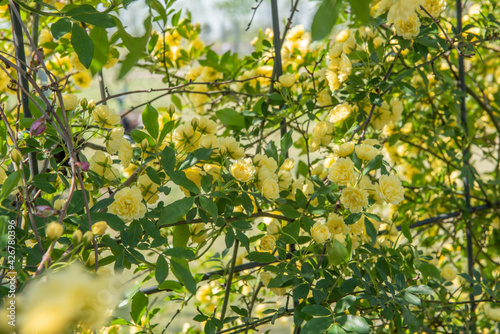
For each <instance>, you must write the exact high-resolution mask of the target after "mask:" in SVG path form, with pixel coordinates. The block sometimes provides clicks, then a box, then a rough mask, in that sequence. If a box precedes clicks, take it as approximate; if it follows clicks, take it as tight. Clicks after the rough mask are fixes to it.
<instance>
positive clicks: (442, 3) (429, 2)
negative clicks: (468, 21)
mask: <svg viewBox="0 0 500 334" xmlns="http://www.w3.org/2000/svg"><path fill="white" fill-rule="evenodd" d="M422 7H424V8H425V10H426V11H427V12H428V13H429V14H431V16H432V17H434V18H437V17H438V16H439V14H441V12H442V11H443V10H444V9H445V8H446V0H423V3H422ZM471 8H472V6H471ZM417 12H418V13H419V14H420V15H422V16H428V15H427V13H426V12H425V11H423V10H422V9H420V6H418V7H417ZM470 12H471V11H470V9H469V13H470Z"/></svg>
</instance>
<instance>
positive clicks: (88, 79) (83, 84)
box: [72, 71, 92, 89]
mask: <svg viewBox="0 0 500 334" xmlns="http://www.w3.org/2000/svg"><path fill="white" fill-rule="evenodd" d="M72 78H73V80H74V81H75V84H77V85H78V86H80V88H82V89H87V88H89V87H90V84H91V83H92V75H91V74H90V73H89V71H83V72H78V73H76V74H73V76H72Z"/></svg>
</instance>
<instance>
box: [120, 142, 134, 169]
mask: <svg viewBox="0 0 500 334" xmlns="http://www.w3.org/2000/svg"><path fill="white" fill-rule="evenodd" d="M133 157H134V150H133V148H132V145H130V143H129V141H128V140H126V139H123V140H122V143H121V145H120V149H119V150H118V158H119V159H120V163H121V165H122V167H123V168H127V167H128V166H129V165H130V162H131V161H132V158H133Z"/></svg>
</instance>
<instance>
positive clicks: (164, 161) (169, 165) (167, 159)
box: [161, 146, 175, 175]
mask: <svg viewBox="0 0 500 334" xmlns="http://www.w3.org/2000/svg"><path fill="white" fill-rule="evenodd" d="M161 165H162V166H163V169H164V170H165V172H166V173H167V175H168V174H169V173H172V172H173V171H174V169H175V151H174V149H173V148H171V147H170V146H167V147H165V149H164V150H163V151H162V152H161Z"/></svg>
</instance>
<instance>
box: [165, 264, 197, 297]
mask: <svg viewBox="0 0 500 334" xmlns="http://www.w3.org/2000/svg"><path fill="white" fill-rule="evenodd" d="M170 266H171V268H172V272H173V273H174V275H175V277H177V279H178V280H179V281H180V282H181V283H182V284H184V286H185V287H186V288H187V289H188V291H189V292H191V293H192V294H195V293H196V280H195V279H194V278H193V275H192V274H191V271H190V270H189V264H188V263H186V266H183V265H182V264H181V263H179V262H177V261H176V260H174V259H172V260H170Z"/></svg>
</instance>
